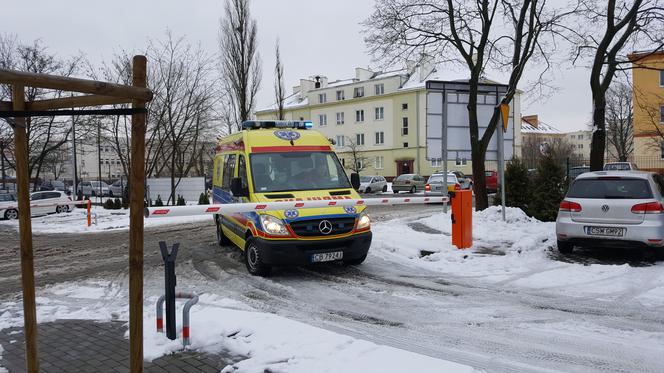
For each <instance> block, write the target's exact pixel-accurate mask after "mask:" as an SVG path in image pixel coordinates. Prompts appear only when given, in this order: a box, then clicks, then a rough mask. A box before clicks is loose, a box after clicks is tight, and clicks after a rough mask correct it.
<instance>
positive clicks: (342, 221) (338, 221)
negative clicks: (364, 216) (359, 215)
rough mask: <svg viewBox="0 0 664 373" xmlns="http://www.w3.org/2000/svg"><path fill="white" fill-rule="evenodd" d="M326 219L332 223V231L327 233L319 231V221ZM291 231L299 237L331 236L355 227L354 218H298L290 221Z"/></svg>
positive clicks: (347, 231)
mask: <svg viewBox="0 0 664 373" xmlns="http://www.w3.org/2000/svg"><path fill="white" fill-rule="evenodd" d="M323 220H327V221H329V222H330V223H332V231H331V232H330V233H328V234H323V233H321V231H320V229H319V226H320V222H321V221H323ZM290 226H291V228H292V229H293V232H295V234H296V235H298V236H300V237H312V236H333V235H336V234H344V233H349V232H350V231H352V230H353V228H354V227H355V218H352V217H348V218H330V219H308V220H298V221H294V222H291V223H290Z"/></svg>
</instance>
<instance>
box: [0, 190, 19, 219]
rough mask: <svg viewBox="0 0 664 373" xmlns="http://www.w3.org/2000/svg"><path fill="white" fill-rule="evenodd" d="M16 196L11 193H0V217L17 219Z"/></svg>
mask: <svg viewBox="0 0 664 373" xmlns="http://www.w3.org/2000/svg"><path fill="white" fill-rule="evenodd" d="M17 203H18V202H16V196H15V195H14V194H11V193H0V217H2V218H5V219H18V210H16V205H17Z"/></svg>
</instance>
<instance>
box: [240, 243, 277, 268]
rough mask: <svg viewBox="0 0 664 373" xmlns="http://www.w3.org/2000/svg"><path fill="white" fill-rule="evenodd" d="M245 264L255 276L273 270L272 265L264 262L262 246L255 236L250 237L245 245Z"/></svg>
mask: <svg viewBox="0 0 664 373" xmlns="http://www.w3.org/2000/svg"><path fill="white" fill-rule="evenodd" d="M244 264H245V265H246V266H247V271H249V273H250V274H252V275H254V276H267V275H269V274H270V271H271V270H272V267H270V266H269V265H266V264H265V263H263V254H262V253H261V248H260V246H259V245H258V242H256V239H255V238H253V237H249V238H248V239H247V242H246V243H245V245H244Z"/></svg>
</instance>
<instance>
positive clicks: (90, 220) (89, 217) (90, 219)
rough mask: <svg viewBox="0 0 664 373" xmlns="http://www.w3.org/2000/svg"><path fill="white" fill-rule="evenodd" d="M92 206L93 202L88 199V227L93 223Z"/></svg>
mask: <svg viewBox="0 0 664 373" xmlns="http://www.w3.org/2000/svg"><path fill="white" fill-rule="evenodd" d="M91 207H92V202H90V200H88V203H86V208H87V210H88V227H89V226H91V225H92V217H91V216H90V208H91Z"/></svg>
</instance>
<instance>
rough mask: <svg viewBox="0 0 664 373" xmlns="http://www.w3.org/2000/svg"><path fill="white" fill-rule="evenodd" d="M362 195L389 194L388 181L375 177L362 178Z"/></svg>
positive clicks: (359, 190) (360, 190)
mask: <svg viewBox="0 0 664 373" xmlns="http://www.w3.org/2000/svg"><path fill="white" fill-rule="evenodd" d="M358 192H360V193H375V192H387V180H385V178H384V177H382V176H378V175H374V176H360V189H358Z"/></svg>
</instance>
